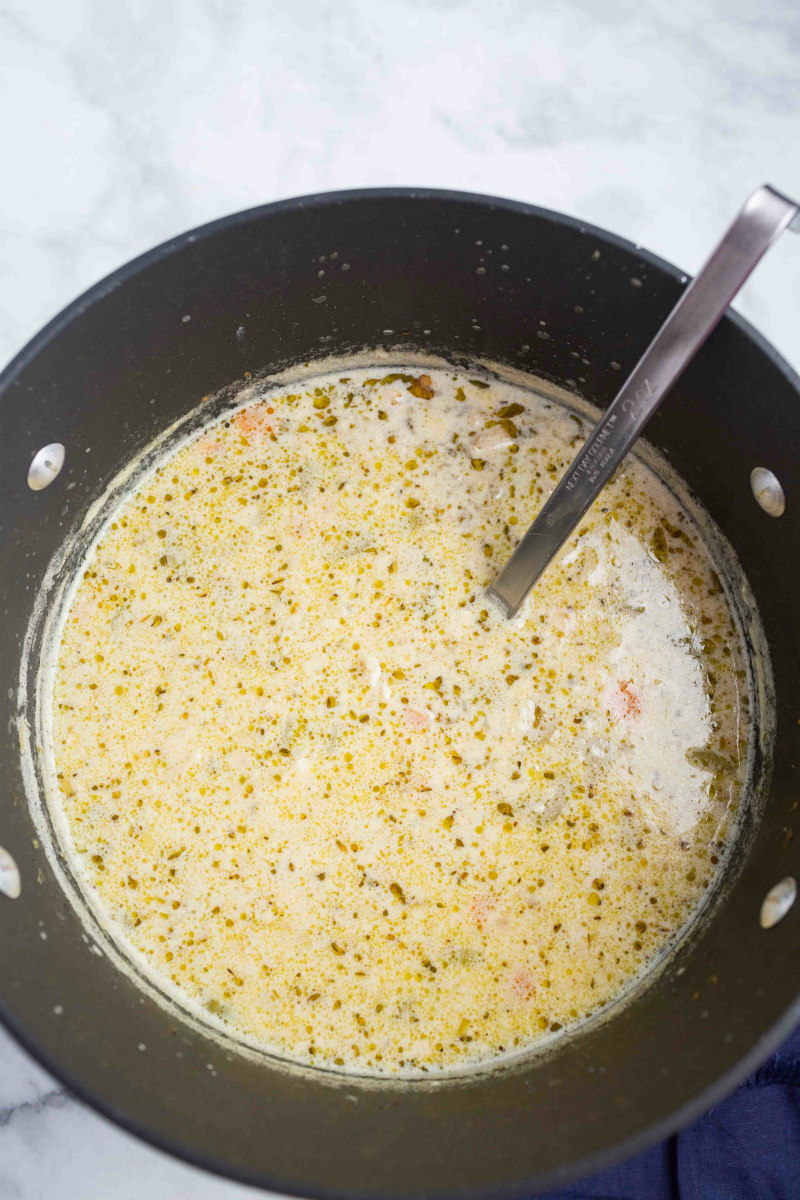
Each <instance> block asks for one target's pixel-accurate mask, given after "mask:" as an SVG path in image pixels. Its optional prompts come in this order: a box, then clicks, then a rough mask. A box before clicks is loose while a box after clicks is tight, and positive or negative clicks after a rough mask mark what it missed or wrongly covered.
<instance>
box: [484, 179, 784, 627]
mask: <svg viewBox="0 0 800 1200" xmlns="http://www.w3.org/2000/svg"><path fill="white" fill-rule="evenodd" d="M799 212H800V205H797V204H795V202H794V201H793V200H789V199H787V197H786V196H782V195H781V194H780V192H776V191H775V189H774V188H771V187H769V186H768V185H766V184H765V185H764V186H763V187H760V188H758V190H757V191H755V192H753V194H752V196H751V197H750V198H749V200H748V201H747V203H746V204H745V206H744V208H743V209H742V210H741V212H740V213H739V215H738V217H737V218H736V220H735V221H734V222H733V224H732V225H731V227H730V229H729V230H728V232H727V233H726V234H725V236H724V237H723V239H722V241H721V242H720V243H719V245H718V246H717V248H716V249H715V250H714V251H713V253H712V255H711V257H710V258H709V260H708V262H707V263H706V264H705V266H704V267H703V269H702V270H701V271H700V273H699V274H698V275H697V276H696V277H695V279H693V280H692V282H691V283H690V284H689V286H688V287H687V289H686V291H685V292H684V293H683V295H682V296H681V298H680V300H679V301H678V303H677V304H676V305H675V307H674V308H673V310H672V312H671V313H670V315H669V316H668V317H667V319H666V321H665V322H664V324H663V325H662V326H661V328H660V329H659V331H658V333H657V334H656V336H655V337H654V338H653V340H652V342H651V343H650V345H649V346H648V348H647V349H646V350H645V352H644V354H643V355H642V357H641V359H640V360H639V363H638V364H637V366H636V367H635V368H634V370H633V372H632V373H631V375H630V376H629V378H628V379H627V380H626V382H625V383H624V384H623V385H622V388H621V389H620V391H619V393H618V394H617V396H616V398H615V400H614V402H613V403H612V404H611V406H610V407H609V408H608V409H607V411H606V413H605V416H604V417H603V418H602V420H600V421H599V422H598V423H597V425H596V426H595V428H594V430H593V431H592V433H591V435H590V437H589V439H588V441H586V442H585V443H584V445H583V448H582V449H581V450H579V451H578V454H577V455H576V456H575V458H574V459H573V461H572V463H571V464H570V466H569V467H568V468H567V472H566V474H565V475H564V476H563V478H562V479H561V480H560V482H559V483H558V485H557V487H556V489H555V491H554V492H553V493H552V495H551V496H550V497H549V498H548V500H547V503H546V504H545V506H544V508H543V509H542V511H541V512H540V513H539V515H538V516H537V517H536V520H535V521H534V522H533V524H532V525H531V526H530V528H529V529H528V531H527V533H526V534H525V536H524V537H523V538H522V540H521V542H520V543H519V545H518V546H517V548H516V550H515V551H514V553H513V554H512V556H511V558H510V559H509V560H508V562H507V563H506V565H505V566H504V567H503V569H502V571H501V572H500V574H499V575H498V576H497V578H496V579H495V581H494V583H493V584H492V585H491V587H490V588H489V595H490V596H494V597H495V598H496V599H497V600H499V602H500V604H501V605H502V606H503V608H504V609H505V613H506V616H508V617H513V616H514V614H515V613H516V612H517V611H518V609H519V607H520V605H521V604H522V602H523V600H524V599H525V597H526V596H527V594H528V592H529V591H530V590H531V588H532V587H533V585H534V584H535V583H536V581H537V579H538V578H539V576H540V575H541V574H542V572H543V571H544V569H545V568H546V567H547V565H548V563H549V562H550V560H551V559H552V558H553V556H554V555H555V554H557V553H558V551H559V550H560V548H561V547H562V546H563V544H564V542H565V541H566V540H567V538H568V537H569V535H570V534H571V533H572V531H573V529H574V528H575V526H576V525H577V524H578V522H579V521H580V519H581V517H582V516H583V514H584V513H585V512H586V510H587V509H588V508H589V506H590V505H591V504H593V503H594V501H595V500H596V499H597V497H598V495H599V493H600V492H601V491H602V489H603V488H604V487H605V485H606V484H607V483H608V481H609V479H610V478H611V476H612V475H613V473H614V471H615V470H616V468H617V467H618V466H619V464H620V462H621V461H622V459H623V458H624V457H625V455H626V454H627V453H628V451H629V450H630V448H631V446H632V445H633V443H634V442H635V441H636V439H637V438H638V437H639V435H640V433H641V432H642V430H643V429H644V427H645V425H646V424H647V422H648V421H649V420H650V418H651V417H652V415H653V413H654V412H655V411H656V409H657V408H658V406H659V405H660V404H661V401H662V400H663V399H664V397H665V395H666V394H667V392H668V391H669V389H670V388H671V387H672V385H673V383H674V382H675V380H676V379H677V378H678V376H679V375H680V374H681V372H682V371H683V370H684V368H685V367H687V366H688V364H689V363H690V362H691V360H692V359H693V358H694V356H695V354H696V353H697V351H698V350H699V349H700V347H701V346H702V344H703V342H704V341H705V340H706V338H707V337H708V335H709V334H710V333H711V331H712V330H713V329H714V327H715V326H716V325H717V324H718V322H719V321H720V320H721V318H722V316H723V315H724V313H725V310H726V309H727V307H728V305H729V304H730V302H731V300H732V299H733V297H734V296H735V295H736V293H737V292H738V291H739V288H740V287H741V286H742V284H743V283H744V281H745V280H746V279H747V277H748V275H749V274H750V272H751V271H752V270H753V268H754V267H755V266H756V264H757V263H758V262H759V260H760V259H761V258H762V256H763V255H764V254H765V253H766V251H767V250H768V249H769V247H770V246H771V245H772V243H773V242H774V241H775V239H776V238H777V237H778V236H779V235H780V234H781V233H783V231H784V230H785V229H787V228H790V229H792V230H793V231H794V232H795V233H800V217H799V216H798V213H799Z"/></svg>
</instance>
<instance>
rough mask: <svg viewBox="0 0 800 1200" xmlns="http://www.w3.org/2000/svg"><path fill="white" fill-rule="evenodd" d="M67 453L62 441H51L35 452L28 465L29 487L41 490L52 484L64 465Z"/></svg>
mask: <svg viewBox="0 0 800 1200" xmlns="http://www.w3.org/2000/svg"><path fill="white" fill-rule="evenodd" d="M65 453H66V451H65V450H64V447H63V446H62V445H61V442H51V443H50V445H49V446H42V448H41V450H40V451H39V452H38V453H37V454H34V456H33V461H32V462H31V465H30V466H29V467H28V487H29V488H30V489H31V491H33V492H41V490H42V488H46V487H49V486H50V484H51V483H52V482H53V480H54V479H55V478H56V477H57V476H58V474H59V473H60V471H61V468H62V467H63V465H64V456H65Z"/></svg>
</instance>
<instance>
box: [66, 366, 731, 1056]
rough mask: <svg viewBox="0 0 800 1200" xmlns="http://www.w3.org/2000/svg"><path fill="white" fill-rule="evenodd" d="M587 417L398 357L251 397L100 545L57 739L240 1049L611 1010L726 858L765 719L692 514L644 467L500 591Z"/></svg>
mask: <svg viewBox="0 0 800 1200" xmlns="http://www.w3.org/2000/svg"><path fill="white" fill-rule="evenodd" d="M588 432H589V425H588V424H587V423H586V422H585V421H584V420H583V419H582V418H581V417H579V416H577V415H575V414H573V413H571V412H570V411H568V410H567V409H566V408H564V407H562V406H560V405H558V404H556V403H554V402H552V401H549V400H546V399H542V398H541V397H539V396H537V395H535V394H534V393H532V392H531V391H528V390H523V389H520V388H518V387H515V386H511V385H509V384H506V383H500V382H497V381H494V380H491V379H489V378H468V377H466V376H462V375H460V374H458V373H456V372H454V371H447V370H431V371H430V373H429V374H422V375H420V373H419V368H407V369H406V368H402V367H401V368H397V369H394V370H392V371H391V372H389V373H388V374H387V373H386V368H381V371H380V375H376V374H375V372H374V370H373V372H372V375H370V372H368V371H364V370H358V371H353V372H352V373H350V374H348V375H345V376H341V375H336V376H324V377H319V378H316V379H314V380H312V381H311V382H308V381H306V382H304V383H302V384H297V385H295V387H294V388H291V389H290V388H285V389H283V390H278V391H276V390H268V391H266V390H265V392H264V393H263V396H262V398H261V399H259V398H258V397H257V396H256V398H255V399H254V398H253V395H252V391H251V395H250V397H249V398H248V400H247V401H246V403H245V406H244V407H241V408H240V409H238V410H237V411H235V412H233V411H229V412H228V414H227V416H226V417H224V418H223V419H222V420H220V421H218V422H217V423H216V424H213V425H210V426H206V427H205V428H204V429H203V430H202V432H201V433H200V434H198V435H196V436H195V437H194V438H193V440H192V441H191V442H189V443H188V444H184V445H183V447H182V448H181V449H179V450H178V451H177V452H175V453H174V454H172V456H171V457H168V458H166V459H165V460H162V462H161V464H160V465H159V466H158V468H157V469H156V470H154V471H153V472H152V473H151V474H150V475H149V477H148V478H147V479H146V481H145V482H144V483H143V484H142V485H141V486H140V487H139V488H138V490H137V491H136V493H135V494H133V495H130V496H129V497H128V499H127V500H126V501H125V502H124V503H123V504H121V506H120V507H118V509H117V510H116V512H115V513H114V515H113V516H112V518H111V519H110V521H109V523H108V524H107V525H106V527H105V529H104V531H103V533H102V536H101V538H100V540H99V542H98V544H97V545H96V546H95V548H94V549H93V551H92V552H91V554H90V555H89V557H88V558H87V560H86V562H85V564H84V567H83V570H82V573H81V576H80V579H79V581H78V583H77V587H76V590H75V591H74V594H73V598H72V601H71V604H70V606H69V610H68V613H67V616H66V621H65V625H64V628H63V634H62V640H61V646H60V653H59V660H58V665H57V670H56V674H55V682H54V692H53V749H54V754H55V761H56V770H57V773H58V782H59V792H60V799H59V803H60V804H61V805H62V806H63V812H64V815H65V817H66V823H67V826H68V829H69V836H70V838H71V840H72V847H71V852H72V854H73V855H74V858H75V861H76V863H77V864H78V865H79V870H80V872H81V874H82V878H83V880H84V886H85V887H86V889H87V890H88V891H90V892H91V893H92V894H93V897H94V900H95V904H96V906H97V905H99V907H100V909H101V911H102V913H103V914H104V920H105V923H106V924H107V926H108V927H109V929H110V930H111V931H112V932H113V934H114V936H115V937H116V938H117V940H118V941H120V942H121V943H123V944H124V945H126V946H127V947H129V948H132V949H133V950H134V951H136V952H138V955H139V956H140V961H144V962H146V963H147V969H148V970H150V972H151V973H152V974H154V976H155V977H156V978H157V979H158V980H159V981H160V983H161V984H162V985H164V986H166V987H167V988H168V989H169V990H170V991H171V992H172V993H173V994H175V995H177V996H178V997H179V998H181V999H182V1000H183V1001H189V1002H191V1003H193V1004H196V1005H200V1006H203V1007H204V1009H205V1010H206V1012H207V1014H209V1019H211V1020H212V1021H215V1022H221V1023H223V1024H224V1025H225V1027H226V1028H227V1029H228V1030H229V1031H230V1032H233V1033H234V1034H235V1035H241V1036H245V1037H247V1038H248V1039H250V1040H251V1041H255V1042H257V1043H258V1044H259V1045H261V1046H263V1047H265V1048H266V1049H268V1050H270V1051H273V1052H276V1053H278V1054H280V1055H283V1056H285V1057H289V1058H291V1059H294V1060H299V1061H301V1062H305V1063H316V1064H319V1065H325V1066H332V1065H333V1066H336V1067H338V1068H340V1069H341V1068H344V1069H351V1070H357V1071H361V1072H367V1073H394V1074H415V1073H419V1072H424V1071H436V1070H442V1069H448V1068H453V1067H456V1066H459V1067H463V1066H472V1065H475V1064H476V1063H478V1062H482V1061H486V1060H489V1059H492V1058H496V1057H497V1056H501V1055H503V1054H507V1053H509V1052H512V1051H519V1050H521V1049H524V1048H528V1047H531V1046H533V1045H534V1044H535V1043H536V1042H537V1041H539V1040H540V1039H542V1038H545V1037H549V1036H551V1035H552V1034H553V1033H555V1032H558V1031H560V1030H566V1029H568V1028H569V1027H571V1026H574V1025H575V1024H576V1023H578V1022H580V1021H581V1020H583V1019H585V1018H586V1017H588V1016H589V1015H591V1014H595V1013H597V1012H598V1011H599V1010H601V1009H602V1008H604V1007H605V1006H607V1005H608V1004H609V1002H610V1001H612V1000H614V999H615V998H617V997H619V996H620V995H621V994H622V993H623V992H624V991H625V989H626V988H628V987H629V986H630V985H631V983H632V982H633V981H634V980H635V979H637V978H638V977H640V976H641V975H642V973H643V972H644V971H645V970H646V969H647V968H648V967H651V966H652V965H653V964H654V963H655V962H656V961H657V959H658V957H659V955H660V954H662V953H663V951H664V949H665V947H667V945H668V944H669V943H670V940H671V939H672V938H673V937H674V935H675V934H676V932H677V931H678V930H680V929H681V927H683V926H684V925H685V923H686V921H687V919H688V918H689V917H690V916H691V914H692V913H693V911H696V909H697V907H698V904H699V902H700V900H701V898H702V896H703V894H704V891H705V890H706V889H707V888H708V886H709V883H710V881H711V880H712V878H713V875H714V872H715V868H716V866H717V864H718V863H719V861H720V859H721V857H722V856H723V853H724V847H725V841H726V837H727V836H728V835H729V833H730V830H731V827H732V818H733V815H734V813H735V810H736V806H737V801H738V795H739V791H740V788H741V783H742V776H743V773H744V769H745V768H744V764H745V760H746V758H747V747H748V741H749V736H750V729H749V721H748V682H747V674H746V664H745V658H744V653H743V649H742V643H741V639H740V636H739V633H738V631H737V626H736V624H735V622H734V620H733V618H732V616H731V612H730V610H729V607H728V604H727V601H726V597H725V594H724V591H723V589H722V586H721V583H720V580H719V578H718V576H717V575H716V573H715V571H714V568H713V565H712V562H711V559H710V558H709V555H708V553H707V551H706V549H705V547H704V545H703V544H702V542H701V539H700V536H699V532H698V529H697V528H696V526H695V525H693V523H692V521H691V520H690V518H689V517H688V515H687V513H686V511H685V510H684V509H683V508H682V507H681V505H680V504H679V503H678V501H677V500H676V498H675V496H674V495H673V494H672V492H670V491H669V490H668V489H667V487H666V486H665V485H664V484H663V483H662V482H661V481H660V480H659V479H658V478H657V477H656V476H655V475H654V474H653V473H652V471H650V470H649V469H648V468H647V467H645V466H644V465H643V464H642V463H641V462H640V461H638V460H636V459H635V458H631V459H629V460H628V462H627V463H626V464H625V466H624V468H623V469H622V470H621V471H620V472H619V473H618V475H617V476H616V478H615V479H614V481H613V483H612V484H611V485H610V486H609V487H608V488H607V489H606V491H605V492H604V493H603V495H602V497H601V498H600V501H599V502H598V504H597V505H596V506H595V507H594V508H593V509H592V510H591V512H590V513H589V514H588V516H587V517H586V518H585V520H584V521H583V523H582V524H581V526H580V528H579V531H578V533H577V536H575V537H574V538H573V539H572V540H571V541H570V542H569V544H568V545H567V547H566V549H565V550H564V551H563V552H562V554H561V556H560V558H559V559H558V560H557V561H556V562H555V563H554V564H553V565H552V566H551V567H550V569H549V570H548V571H547V572H546V574H545V575H544V576H543V578H542V579H541V581H540V582H539V583H538V584H537V586H536V588H535V589H534V591H533V592H532V593H531V595H530V596H529V598H528V600H527V601H526V604H525V605H524V607H523V610H522V611H521V613H520V614H519V616H518V617H517V618H516V619H514V620H512V621H508V620H506V618H505V617H504V616H503V615H502V614H501V613H500V612H499V611H498V610H497V609H496V608H495V607H494V606H493V604H492V603H490V602H489V601H487V598H486V595H485V589H486V587H487V585H488V584H489V583H490V582H491V580H492V579H493V577H494V575H495V574H496V572H497V571H498V570H499V568H500V567H501V565H502V564H503V562H504V561H505V560H506V559H507V557H508V555H509V553H510V551H511V550H512V549H513V547H514V546H515V544H516V542H517V541H518V539H519V537H520V535H521V534H522V532H523V531H524V529H525V528H526V526H527V524H528V523H529V521H530V520H531V519H532V518H533V517H534V516H535V514H536V512H537V511H538V509H539V508H540V507H541V505H542V503H543V502H544V500H545V499H546V497H547V496H548V494H549V493H550V491H551V490H552V488H553V486H554V484H555V482H556V481H557V479H558V477H559V475H560V473H561V472H562V471H563V470H564V468H565V467H566V465H567V464H568V462H569V461H570V460H571V459H572V457H573V455H574V453H575V451H576V449H577V447H578V446H579V445H580V444H581V442H582V440H583V439H584V438H585V437H586V435H587V434H588Z"/></svg>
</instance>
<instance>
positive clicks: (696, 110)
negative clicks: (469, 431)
mask: <svg viewBox="0 0 800 1200" xmlns="http://www.w3.org/2000/svg"><path fill="white" fill-rule="evenodd" d="M798 81H800V7H798V6H797V4H796V3H795V0H671V2H670V3H669V4H663V3H662V2H661V0H602V2H601V0H562V2H561V3H559V4H554V5H544V4H533V3H532V4H525V3H521V2H520V0H492V3H491V4H489V3H487V2H486V0H336V2H332V0H272V2H270V3H264V0H186V2H185V3H180V4H179V3H177V2H176V0H5V2H3V0H0V112H2V114H3V116H2V118H1V119H0V161H2V163H3V167H4V170H3V185H2V190H1V191H0V240H1V241H2V247H3V249H2V256H1V257H0V360H2V361H5V360H6V359H8V358H9V357H10V356H11V355H12V354H13V353H15V352H16V350H18V349H19V348H20V347H21V346H22V345H23V343H24V342H25V341H26V340H27V339H28V338H29V337H30V336H31V335H32V334H34V333H35V332H36V330H37V329H38V328H39V326H40V325H41V324H42V323H43V322H44V321H46V320H47V319H48V318H50V317H51V316H52V315H53V314H54V313H55V312H57V311H58V310H59V309H60V308H61V307H62V306H63V305H64V304H66V303H67V302H68V301H69V300H71V299H73V298H74V297H75V296H76V295H77V294H78V293H79V292H81V291H83V289H84V288H86V287H88V286H89V285H90V284H91V283H93V282H94V281H95V280H97V279H98V278H100V277H101V276H103V275H105V274H106V273H107V272H108V271H110V270H112V269H113V268H115V267H117V266H118V265H119V264H121V263H122V262H124V261H125V260H126V259H129V258H131V257H132V256H133V255H135V254H138V253H140V252H141V251H143V250H146V249H147V248H149V247H150V246H152V245H154V244H155V243H157V242H160V241H162V240H163V239H165V238H167V237H170V236H171V235H173V234H175V233H178V232H180V231H181V230H183V229H185V228H188V227H190V226H192V225H196V224H199V223H201V222H204V221H208V220H211V219H213V218H215V217H218V216H221V215H223V214H224V213H227V212H230V211H234V210H236V209H240V208H245V207H248V206H250V205H254V204H258V203H262V202H264V201H268V200H272V199H277V198H280V197H285V196H291V195H297V194H300V193H304V192H315V191H323V190H326V189H332V188H344V187H356V186H364V185H373V186H377V185H393V184H409V185H416V186H422V185H427V186H435V187H448V188H460V189H465V190H472V191H481V192H492V193H495V194H497V195H506V196H512V197H515V198H518V199H523V200H528V201H531V202H533V203H536V204H541V205H544V206H546V207H551V208H556V209H560V210H562V211H564V212H568V213H572V214H574V215H576V216H578V217H580V218H583V219H585V220H587V221H591V222H594V223H596V224H598V225H602V226H605V227H606V228H609V229H612V230H614V231H615V232H617V233H620V234H622V235H624V236H626V237H628V238H631V239H633V240H634V241H637V242H639V243H641V244H642V245H643V246H645V247H647V248H649V249H651V250H654V251H655V252H656V253H658V254H661V255H662V256H663V257H665V258H667V259H671V260H672V261H673V262H675V263H676V264H678V265H679V266H681V267H682V268H684V269H685V270H687V271H689V272H693V271H695V270H696V269H697V267H698V266H699V265H700V263H701V261H702V259H703V257H704V255H705V253H706V252H707V251H708V249H709V248H710V246H711V245H712V243H713V242H714V240H715V239H716V238H717V237H718V235H719V234H720V233H721V231H722V229H723V228H724V226H725V224H726V223H727V222H728V221H729V220H730V219H731V218H732V216H733V214H734V212H735V210H736V208H737V207H738V206H739V204H740V203H741V201H742V200H743V199H744V197H745V196H746V195H747V193H748V192H749V191H750V190H751V189H752V188H753V187H755V186H756V185H757V184H759V183H762V182H765V181H768V182H771V183H773V184H774V185H775V186H776V187H778V188H781V189H782V190H784V191H786V192H787V193H789V194H790V195H793V196H796V197H797V196H800V154H798V152H797V146H798V140H799V138H798V135H800V82H798ZM738 307H739V308H740V311H742V312H743V313H744V314H745V315H746V316H747V317H748V318H749V319H750V320H751V321H752V322H753V323H754V324H755V325H756V326H757V327H758V328H759V329H760V330H761V331H762V332H763V333H764V334H765V335H766V336H767V337H768V338H770V339H771V340H772V341H773V342H774V343H775V345H776V346H777V347H778V349H779V350H780V351H781V352H782V353H783V354H784V355H785V356H786V357H787V358H788V359H789V361H790V362H791V363H792V364H793V365H794V367H795V368H797V369H800V339H798V337H797V332H796V331H797V328H798V319H800V241H798V242H795V241H794V240H793V239H789V238H787V239H785V240H784V241H783V242H782V243H781V245H780V247H779V249H776V250H775V251H773V252H772V253H771V255H770V256H769V257H768V259H767V260H766V261H765V262H764V263H763V264H762V265H761V266H760V267H759V269H758V271H757V274H756V276H755V277H754V278H753V280H752V281H751V282H750V283H749V284H748V285H747V288H746V289H745V291H744V292H743V293H742V296H741V298H740V301H739V304H738ZM255 1194H256V1193H254V1192H253V1191H252V1190H251V1189H248V1188H243V1187H239V1186H238V1185H235V1184H229V1183H226V1182H224V1181H221V1180H217V1179H214V1178H212V1177H211V1176H207V1175H205V1174H203V1173H201V1172H200V1171H195V1170H193V1169H192V1168H189V1167H186V1166H184V1165H182V1164H179V1163H177V1162H173V1161H171V1160H170V1159H168V1158H166V1157H165V1156H163V1155H161V1154H160V1153H158V1152H156V1151H155V1150H151V1149H149V1148H148V1147H145V1146H144V1145H142V1144H140V1143H138V1142H137V1141H135V1140H134V1139H133V1138H131V1137H129V1136H128V1135H126V1134H123V1133H121V1132H120V1131H118V1130H117V1129H116V1128H114V1127H113V1126H111V1125H110V1124H108V1123H107V1122H106V1121H104V1120H103V1119H101V1118H100V1117H98V1116H96V1115H94V1114H93V1113H91V1112H89V1111H88V1110H86V1109H85V1108H83V1107H82V1106H81V1105H80V1104H78V1103H77V1102H76V1101H74V1100H71V1099H68V1098H67V1097H66V1096H65V1095H64V1093H63V1091H62V1090H61V1089H60V1088H59V1087H57V1086H56V1084H55V1083H54V1082H53V1081H52V1080H51V1079H50V1078H49V1077H48V1076H47V1075H46V1074H45V1073H44V1072H43V1071H41V1070H40V1069H39V1068H38V1067H36V1066H35V1065H34V1064H33V1063H32V1062H31V1061H30V1060H28V1059H27V1057H26V1056H25V1055H24V1054H23V1052H22V1051H21V1050H19V1049H18V1048H17V1046H16V1045H15V1044H14V1043H13V1042H12V1041H11V1039H10V1038H9V1037H7V1036H6V1035H4V1034H1V1033H0V1200H11V1198H16V1197H20V1198H22V1200H40V1198H44V1197H47V1198H48V1200H50V1198H51V1197H54V1196H58V1197H59V1200H107V1198H109V1197H115V1198H116V1197H137V1198H138V1197H144V1196H146V1197H147V1200H229V1198H230V1200H233V1198H234V1197H237V1196H240V1197H244V1196H245V1195H255Z"/></svg>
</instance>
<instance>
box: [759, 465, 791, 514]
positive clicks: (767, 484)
mask: <svg viewBox="0 0 800 1200" xmlns="http://www.w3.org/2000/svg"><path fill="white" fill-rule="evenodd" d="M750 487H751V488H752V489H753V495H754V496H755V498H756V503H757V504H758V505H759V507H761V508H763V510H764V512H765V513H768V514H769V516H771V517H782V516H783V514H784V512H785V511H786V496H785V495H784V492H783V488H782V487H781V485H780V483H779V482H778V480H777V477H776V476H775V475H773V474H772V471H768V470H767V468H766V467H756V468H755V470H753V471H751V472H750Z"/></svg>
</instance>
